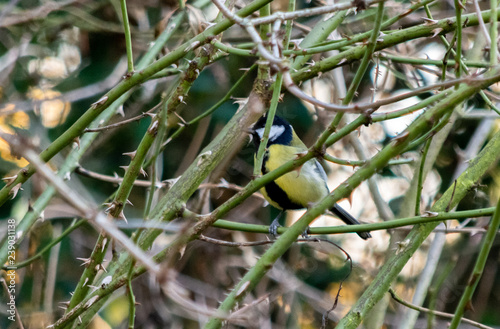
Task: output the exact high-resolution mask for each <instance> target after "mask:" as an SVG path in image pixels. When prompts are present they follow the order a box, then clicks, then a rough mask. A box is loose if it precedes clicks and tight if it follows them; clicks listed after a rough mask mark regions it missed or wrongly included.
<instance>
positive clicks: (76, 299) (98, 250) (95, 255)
mask: <svg viewBox="0 0 500 329" xmlns="http://www.w3.org/2000/svg"><path fill="white" fill-rule="evenodd" d="M109 243H110V240H109V239H108V238H106V237H105V235H104V234H99V237H98V238H97V241H96V244H95V246H94V250H93V251H92V254H91V255H90V257H89V258H88V263H87V264H85V270H84V271H83V273H82V276H81V277H80V281H78V284H77V286H76V288H75V291H74V293H73V296H71V300H70V302H69V306H68V309H67V310H66V311H67V312H69V311H71V309H72V308H73V307H75V305H77V304H78V303H80V302H81V301H82V300H83V299H84V298H85V297H86V296H87V294H88V293H89V292H90V291H91V288H90V287H89V286H90V285H92V283H93V282H94V279H95V277H96V275H97V272H99V269H100V268H99V267H98V266H99V265H101V264H102V262H103V260H104V255H105V254H106V250H107V249H108V246H109Z"/></svg>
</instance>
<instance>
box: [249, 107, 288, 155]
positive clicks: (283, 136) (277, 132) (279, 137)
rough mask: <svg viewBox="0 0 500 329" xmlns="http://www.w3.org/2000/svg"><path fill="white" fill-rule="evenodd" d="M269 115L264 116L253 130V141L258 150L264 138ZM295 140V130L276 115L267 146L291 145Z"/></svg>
mask: <svg viewBox="0 0 500 329" xmlns="http://www.w3.org/2000/svg"><path fill="white" fill-rule="evenodd" d="M266 121H267V115H263V116H262V117H261V118H260V119H259V120H258V121H257V122H256V123H255V125H254V126H253V128H252V139H253V142H254V144H255V147H256V148H259V145H260V141H261V139H262V137H263V136H264V129H265V127H266ZM292 138H293V128H292V125H290V124H289V123H288V122H286V120H284V119H283V118H281V117H279V116H277V115H275V116H274V121H273V125H272V126H271V130H270V131H269V139H268V142H267V146H269V145H272V144H283V145H290V142H291V141H292Z"/></svg>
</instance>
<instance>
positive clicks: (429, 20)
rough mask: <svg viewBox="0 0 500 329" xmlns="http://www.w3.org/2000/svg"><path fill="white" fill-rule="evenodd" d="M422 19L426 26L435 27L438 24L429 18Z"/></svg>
mask: <svg viewBox="0 0 500 329" xmlns="http://www.w3.org/2000/svg"><path fill="white" fill-rule="evenodd" d="M422 19H423V20H424V25H434V24H436V23H437V22H438V21H437V20H435V19H430V18H427V17H422Z"/></svg>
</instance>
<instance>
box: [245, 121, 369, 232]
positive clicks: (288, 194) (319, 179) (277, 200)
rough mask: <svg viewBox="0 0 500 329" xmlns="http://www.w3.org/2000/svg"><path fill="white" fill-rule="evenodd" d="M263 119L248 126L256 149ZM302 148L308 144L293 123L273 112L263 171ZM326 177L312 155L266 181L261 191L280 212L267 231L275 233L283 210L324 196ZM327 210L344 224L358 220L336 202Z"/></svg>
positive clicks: (288, 159) (275, 165)
mask: <svg viewBox="0 0 500 329" xmlns="http://www.w3.org/2000/svg"><path fill="white" fill-rule="evenodd" d="M266 120H267V116H266V115H264V116H263V117H261V118H260V119H259V121H257V123H256V124H255V125H254V126H253V128H252V130H251V133H252V137H253V142H254V144H255V147H256V149H258V148H259V145H260V144H261V141H262V136H263V135H264V128H265V125H266ZM304 151H307V147H306V146H305V145H304V143H303V142H302V141H301V140H300V138H299V137H298V136H297V134H296V133H295V131H294V130H293V127H292V125H290V124H289V123H288V122H286V121H285V120H284V119H282V118H280V117H278V116H275V117H274V121H273V125H272V126H271V130H270V132H269V140H268V142H267V147H266V151H265V153H264V159H263V161H262V168H261V171H262V174H266V173H268V172H270V171H272V170H274V169H276V168H278V167H280V166H281V165H283V164H284V163H286V162H288V161H290V160H294V159H297V157H298V154H300V153H302V152H304ZM326 181H327V177H326V173H325V171H324V169H323V167H322V166H321V165H320V163H319V162H318V161H317V160H316V159H311V160H309V161H307V162H306V163H304V164H303V165H302V167H300V168H299V169H298V170H297V171H292V172H288V173H286V174H284V175H283V176H281V177H279V178H277V179H276V180H275V181H273V182H271V183H268V184H267V185H265V186H264V187H263V188H262V189H261V193H262V194H263V195H264V197H265V198H266V200H267V201H268V202H269V203H270V204H271V205H272V206H273V207H275V208H278V209H279V210H281V213H280V214H279V215H278V217H276V218H275V219H274V221H273V222H272V224H271V226H270V227H269V232H270V233H271V234H272V235H274V236H275V235H276V233H277V229H278V227H279V226H280V225H279V221H278V220H279V218H280V217H281V215H282V214H283V212H284V211H285V210H288V209H303V208H308V207H309V206H311V205H313V204H314V203H316V202H318V201H320V200H321V199H323V198H324V197H325V196H327V195H328V194H329V193H330V191H329V190H328V186H327V185H326ZM330 211H331V212H332V213H334V214H335V215H336V216H337V217H338V218H340V219H341V220H342V221H344V222H345V223H346V224H350V225H354V224H359V222H358V221H357V220H356V219H355V218H354V217H352V216H351V215H350V214H349V213H348V212H347V211H345V210H344V209H342V208H341V207H340V206H339V205H338V204H335V205H334V206H333V207H332V208H331V209H330ZM358 235H359V236H360V237H361V238H363V239H368V238H370V237H371V235H370V233H368V232H359V233H358Z"/></svg>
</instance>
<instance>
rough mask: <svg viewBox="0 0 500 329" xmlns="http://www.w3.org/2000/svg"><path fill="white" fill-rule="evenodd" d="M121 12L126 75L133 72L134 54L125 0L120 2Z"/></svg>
mask: <svg viewBox="0 0 500 329" xmlns="http://www.w3.org/2000/svg"><path fill="white" fill-rule="evenodd" d="M120 7H121V11H122V20H123V31H124V32H125V47H126V48H127V66H128V73H132V72H134V53H133V52H132V37H131V35H130V22H129V20H128V13H127V0H120Z"/></svg>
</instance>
